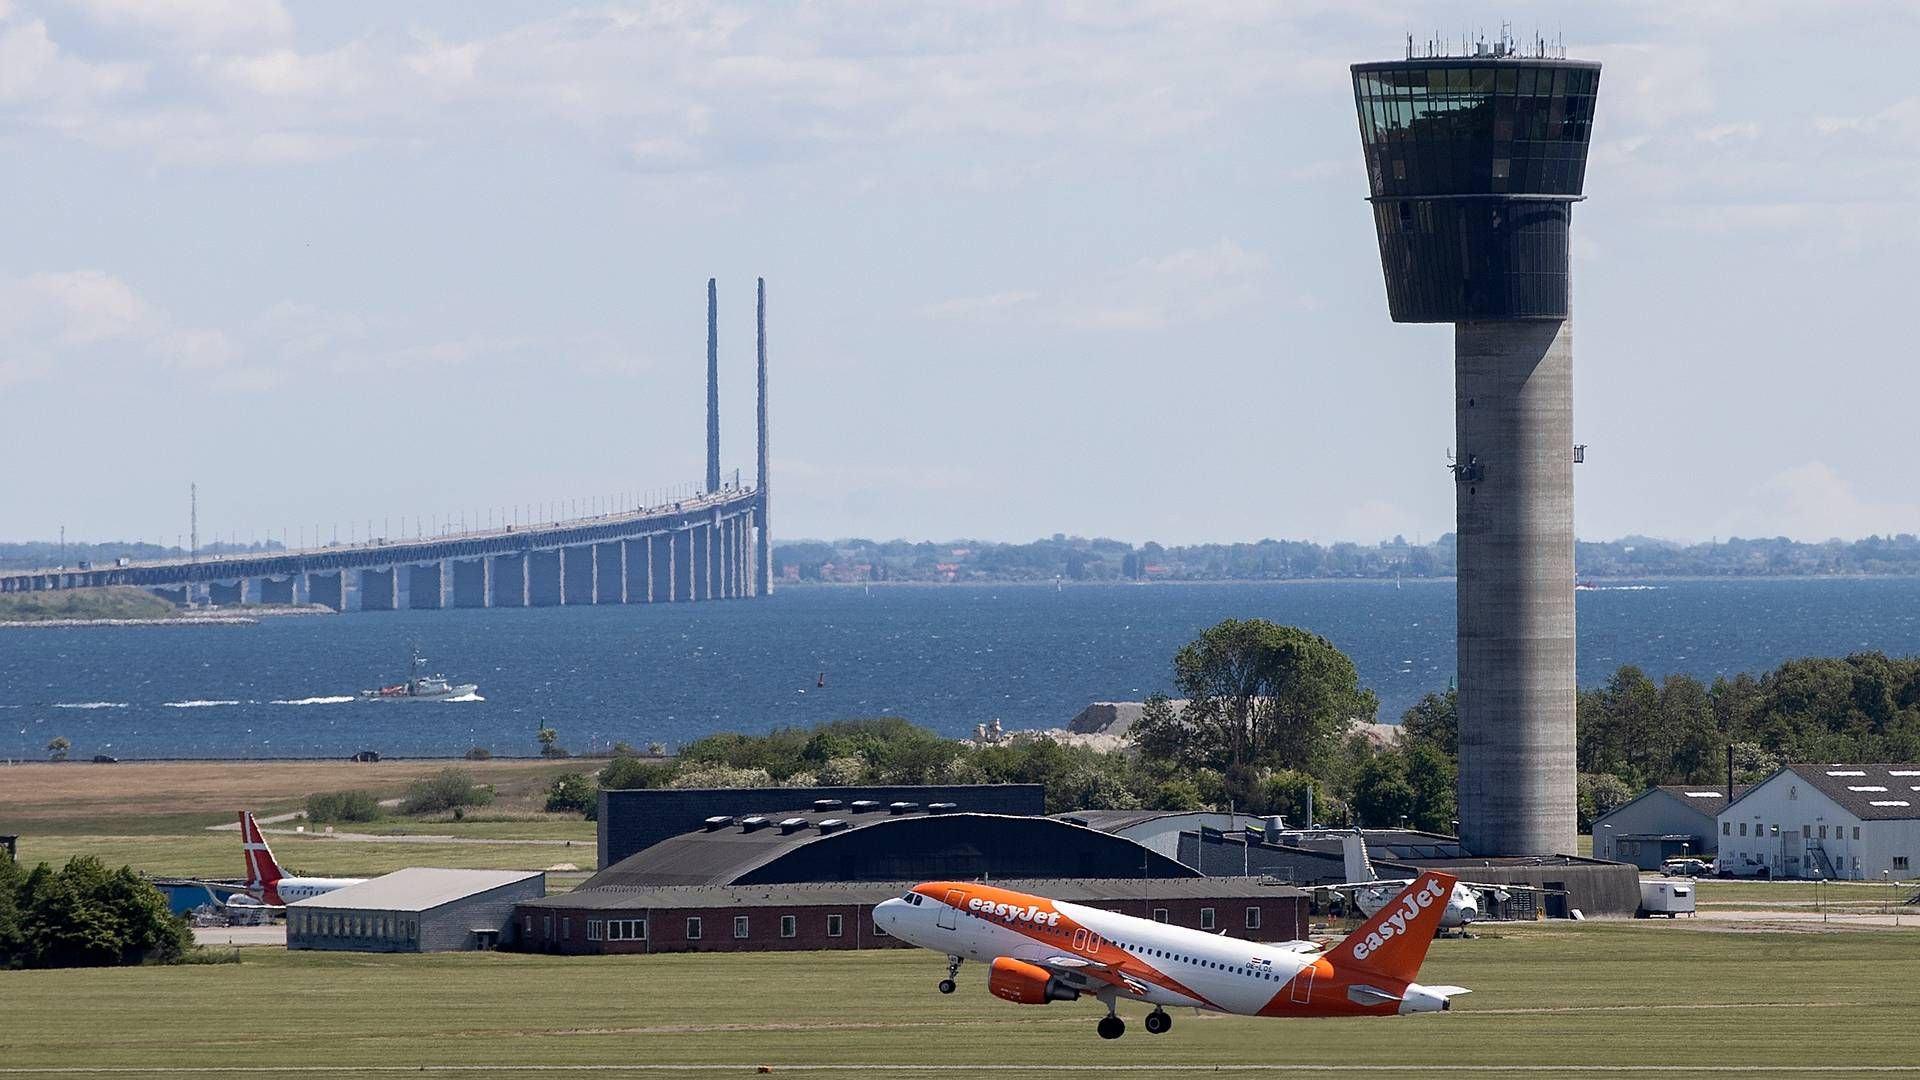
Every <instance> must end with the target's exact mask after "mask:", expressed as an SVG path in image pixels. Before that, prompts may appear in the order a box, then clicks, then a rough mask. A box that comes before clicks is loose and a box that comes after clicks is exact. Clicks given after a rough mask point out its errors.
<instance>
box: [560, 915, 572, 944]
mask: <svg viewBox="0 0 1920 1080" xmlns="http://www.w3.org/2000/svg"><path fill="white" fill-rule="evenodd" d="M560 937H561V938H562V939H564V940H567V941H572V940H573V917H572V916H571V915H562V916H560Z"/></svg>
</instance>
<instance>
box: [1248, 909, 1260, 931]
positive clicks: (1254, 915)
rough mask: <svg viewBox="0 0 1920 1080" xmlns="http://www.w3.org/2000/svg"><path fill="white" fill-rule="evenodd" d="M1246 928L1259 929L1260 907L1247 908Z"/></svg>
mask: <svg viewBox="0 0 1920 1080" xmlns="http://www.w3.org/2000/svg"><path fill="white" fill-rule="evenodd" d="M1247 929H1249V930H1258V929H1260V909H1259V908H1257V907H1250V908H1248V909H1247Z"/></svg>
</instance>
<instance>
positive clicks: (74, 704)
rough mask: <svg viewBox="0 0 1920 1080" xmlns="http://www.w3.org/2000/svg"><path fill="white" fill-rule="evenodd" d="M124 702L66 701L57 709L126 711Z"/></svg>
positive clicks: (57, 706)
mask: <svg viewBox="0 0 1920 1080" xmlns="http://www.w3.org/2000/svg"><path fill="white" fill-rule="evenodd" d="M126 707H127V703H126V702H124V701H64V702H61V703H60V704H58V705H55V706H54V708H56V709H124V708H126Z"/></svg>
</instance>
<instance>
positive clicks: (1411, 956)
mask: <svg viewBox="0 0 1920 1080" xmlns="http://www.w3.org/2000/svg"><path fill="white" fill-rule="evenodd" d="M1454 880H1455V879H1454V878H1453V877H1452V876H1450V875H1447V874H1442V873H1438V872H1436V871H1432V870H1429V871H1427V872H1426V873H1424V874H1421V875H1420V876H1419V877H1417V878H1415V879H1414V880H1413V884H1411V885H1409V886H1407V887H1406V889H1405V890H1404V891H1403V892H1401V893H1400V895H1398V896H1396V897H1394V898H1393V899H1392V900H1391V901H1390V902H1389V903H1388V904H1387V906H1385V907H1383V908H1381V909H1380V910H1379V911H1376V912H1374V913H1373V917H1372V918H1370V919H1368V920H1367V921H1366V922H1364V923H1362V924H1360V928H1359V929H1357V930H1355V931H1354V932H1353V933H1351V934H1348V935H1347V936H1346V938H1345V939H1344V940H1342V941H1341V942H1340V944H1338V945H1336V946H1334V947H1333V948H1331V949H1329V950H1327V953H1326V958H1327V959H1328V960H1329V961H1331V962H1332V963H1333V966H1334V967H1335V968H1336V969H1338V970H1340V971H1343V972H1366V973H1369V974H1373V975H1378V976H1381V977H1383V978H1387V979H1393V980H1396V981H1398V982H1403V983H1408V982H1413V981H1414V978H1415V977H1416V976H1418V975H1419V974H1420V964H1421V962H1422V961H1424V960H1425V959H1426V958H1427V946H1429V945H1431V944H1433V935H1434V934H1435V933H1437V932H1439V929H1440V917H1441V916H1442V915H1443V914H1445V913H1446V910H1447V899H1448V897H1450V896H1452V895H1453V885H1454Z"/></svg>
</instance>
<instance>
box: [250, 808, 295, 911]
mask: <svg viewBox="0 0 1920 1080" xmlns="http://www.w3.org/2000/svg"><path fill="white" fill-rule="evenodd" d="M240 846H241V848H242V850H243V851H244V852H245V854H246V857H247V891H248V892H251V893H253V894H254V895H256V896H258V897H259V898H260V899H261V900H262V901H263V902H265V903H269V904H278V903H279V902H280V899H279V893H280V890H279V889H277V888H275V886H276V885H277V884H278V883H279V881H280V879H281V878H283V877H285V876H286V875H285V874H282V873H281V872H280V864H279V863H277V862H275V861H274V860H273V849H272V848H270V847H268V846H267V838H266V837H265V836H262V835H261V834H260V826H259V824H258V823H256V822H255V821H254V820H253V811H251V810H242V811H240Z"/></svg>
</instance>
